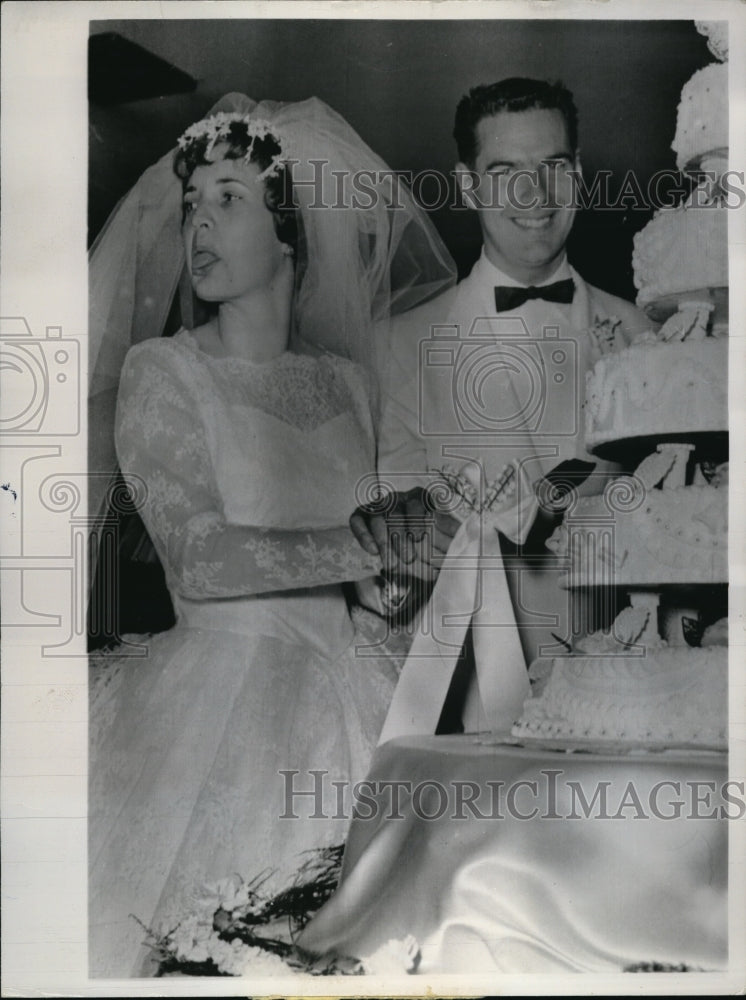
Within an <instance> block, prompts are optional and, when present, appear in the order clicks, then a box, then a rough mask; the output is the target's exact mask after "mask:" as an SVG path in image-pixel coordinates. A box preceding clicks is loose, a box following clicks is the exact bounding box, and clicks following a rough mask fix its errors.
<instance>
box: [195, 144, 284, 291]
mask: <svg viewBox="0 0 746 1000" xmlns="http://www.w3.org/2000/svg"><path fill="white" fill-rule="evenodd" d="M215 152H216V154H217V155H220V147H219V146H218V147H216V150H215ZM259 173H260V171H259V168H258V167H257V166H255V165H254V164H253V163H244V162H243V160H223V159H218V160H215V162H213V163H208V164H205V165H204V166H200V167H196V168H195V170H194V173H193V174H192V176H191V177H190V178H189V180H188V181H187V183H186V186H185V188H184V226H183V235H184V247H185V249H186V260H187V267H188V268H189V274H190V275H191V278H192V285H193V287H194V290H195V292H196V293H197V295H198V296H199V297H200V298H201V299H203V300H204V301H206V302H227V301H231V300H234V299H238V298H241V297H242V296H244V295H248V294H250V293H252V292H254V291H257V290H259V289H262V288H268V287H269V286H270V285H271V283H272V280H273V278H274V277H275V275H276V273H277V271H278V269H279V268H280V267H281V266H282V264H283V262H284V261H286V260H287V258H286V257H285V256H284V254H283V252H282V244H281V243H280V241H279V240H278V239H277V236H276V234H275V228H274V224H273V221H272V213H271V212H270V210H269V209H268V208H267V206H266V205H265V203H264V184H263V183H262V182H261V181H259V180H258V177H259Z"/></svg>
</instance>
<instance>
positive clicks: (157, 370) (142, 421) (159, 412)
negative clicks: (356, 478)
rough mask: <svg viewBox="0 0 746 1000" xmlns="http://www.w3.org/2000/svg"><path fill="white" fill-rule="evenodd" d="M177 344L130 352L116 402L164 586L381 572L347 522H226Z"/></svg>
mask: <svg viewBox="0 0 746 1000" xmlns="http://www.w3.org/2000/svg"><path fill="white" fill-rule="evenodd" d="M179 350H180V349H179V347H178V346H177V345H174V344H168V343H166V342H163V341H160V342H159V341H152V342H146V343H144V344H141V345H139V346H138V347H136V348H134V349H133V350H132V351H130V353H129V355H128V357H127V361H126V362H125V367H124V369H123V372H122V380H121V384H120V390H119V400H118V404H117V423H116V444H117V453H118V456H119V462H120V465H121V468H122V472H123V475H124V476H125V478H126V477H127V476H128V475H129V476H134V475H136V476H139V477H141V479H142V480H144V482H145V483H146V485H147V498H146V500H145V503H144V505H143V507H142V509H141V511H140V513H141V516H142V518H143V521H144V523H145V526H146V528H147V530H148V533H149V534H150V536H151V538H152V540H153V543H154V545H155V547H156V549H157V551H158V555H159V556H160V559H161V561H162V563H163V565H164V568H165V571H166V576H167V579H168V582H169V586H170V587H172V588H173V589H174V590H176V591H178V592H179V593H180V594H182V595H183V596H184V597H187V598H191V599H196V600H199V599H203V598H210V597H215V598H218V597H239V596H248V595H251V594H259V593H266V592H269V591H278V590H295V589H299V588H303V587H314V586H323V585H325V584H332V583H341V582H344V581H348V580H358V579H362V578H364V577H366V576H369V575H370V574H371V573H376V572H378V571H379V569H380V562H379V561H378V560H377V559H375V558H371V557H370V556H369V555H367V553H365V552H364V551H363V549H362V548H361V547H360V546H359V545H358V543H357V542H356V541H355V539H354V536H353V535H352V533H351V531H350V530H349V528H348V527H347V526H346V525H345V526H341V525H340V527H339V528H331V529H325V530H315V531H311V530H287V531H285V530H281V529H267V528H256V527H251V526H244V525H234V524H229V523H228V522H227V521H226V520H225V517H224V515H223V509H222V502H221V499H220V496H219V494H218V491H217V488H216V485H215V480H214V475H213V470H212V464H211V461H210V456H209V452H208V449H207V443H206V437H205V433H204V429H203V427H202V424H201V421H200V418H199V415H198V411H197V407H196V404H195V402H194V399H193V398H192V397H191V394H190V390H189V385H188V380H187V379H186V378H185V377H184V373H183V372H181V371H180V366H181V364H183V363H184V362H183V361H182V360H180V359H179Z"/></svg>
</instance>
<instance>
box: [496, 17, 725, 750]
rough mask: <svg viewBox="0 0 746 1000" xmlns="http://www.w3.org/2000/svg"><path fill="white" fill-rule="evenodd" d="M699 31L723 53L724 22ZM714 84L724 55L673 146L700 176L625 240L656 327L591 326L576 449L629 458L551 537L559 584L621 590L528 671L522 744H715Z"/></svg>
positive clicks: (721, 635) (721, 743)
mask: <svg viewBox="0 0 746 1000" xmlns="http://www.w3.org/2000/svg"><path fill="white" fill-rule="evenodd" d="M697 27H698V29H699V30H700V31H701V32H702V33H703V34H707V35H708V39H709V44H710V49H711V51H712V52H713V53H714V54H716V55H717V56H718V58H721V59H722V58H725V57H726V56H727V41H726V38H725V33H724V31H723V26H722V25H711V24H700V23H698V25H697ZM726 27H727V26H726ZM726 87H727V66H725V65H723V64H720V63H716V64H713V65H712V66H710V67H705V70H701V71H699V73H696V74H695V75H694V77H692V79H691V80H690V81H689V82H688V83H687V84H686V86H685V87H684V91H683V93H682V97H681V103H680V105H679V111H678V125H677V131H676V138H675V140H674V149H675V151H676V154H677V157H678V162H679V164H680V166H682V167H685V168H686V169H687V170H692V172H695V173H697V172H699V171H701V170H702V169H708V170H710V171H711V175H710V176H709V177H708V178H707V180H706V181H704V182H703V183H702V184H700V186H699V187H696V188H695V190H694V192H693V195H692V196H690V198H689V199H688V200H687V202H686V203H685V204H684V205H681V206H679V207H677V208H673V209H665V210H663V211H661V212H659V213H658V214H657V215H656V216H655V217H654V218H653V220H652V221H651V222H650V223H649V225H648V226H646V227H645V229H643V230H642V232H641V233H639V234H638V236H637V237H636V239H635V248H634V254H633V268H634V277H635V284H636V286H637V288H638V293H639V294H638V304H639V305H640V306H642V307H643V308H645V309H646V311H647V312H648V314H649V315H650V317H651V319H652V320H654V321H655V322H662V326H661V327H660V328H659V329H658V330H657V331H655V332H654V331H653V330H650V331H647V332H645V333H644V334H642V335H641V336H639V337H638V338H636V340H635V342H634V343H632V344H631V345H628V346H626V347H622V348H621V349H619V347H618V346H617V342H616V340H615V339H614V338H609V337H606V338H604V337H598V336H596V342H597V344H598V346H599V349H600V350H601V351H602V355H601V357H600V358H599V360H598V361H597V362H596V364H595V367H594V369H593V370H592V371H591V372H589V374H588V376H587V382H586V400H585V421H586V423H585V429H586V446H587V448H588V450H589V451H590V452H591V453H594V452H595V453H598V454H603V455H608V456H611V457H615V458H617V459H618V460H623V456H625V455H630V454H636V455H637V456H638V460H637V462H636V463H635V464H634V467H633V471H631V472H630V473H629V474H627V475H624V476H621V477H620V478H618V479H616V480H614V481H613V482H612V483H611V484H609V485H608V486H607V488H606V490H605V492H604V494H603V495H600V496H592V497H584V498H577V497H576V498H575V499H574V502H573V503H572V504H571V505H570V506H569V507H568V509H567V511H566V513H565V517H564V519H563V523H562V524H561V525H560V527H559V528H557V529H556V531H555V532H554V534H553V535H552V537H551V538H550V539H549V541H548V542H547V546H548V547H549V548H550V550H552V551H553V552H554V553H555V555H556V556H557V557H558V558H559V559H560V560H561V562H562V563H563V564H564V566H565V567H566V568H565V571H564V574H563V576H562V577H561V582H562V585H563V586H565V587H567V588H569V589H573V588H597V591H596V592H598V593H604V591H603V590H601V589H598V588H612V587H614V588H622V589H623V592H625V593H626V594H627V596H628V600H629V605H628V606H627V607H625V608H624V609H623V610H622V611H621V613H620V614H619V615H618V616H617V617H616V619H615V620H614V622H613V624H611V626H610V628H607V629H606V630H601V631H598V632H596V633H594V634H591V635H588V636H585V637H580V638H573V640H572V642H564V643H563V645H564V648H563V649H562V650H561V651H560V650H559V649H558V653H557V655H554V656H548V657H542V658H539V659H538V660H536V661H535V662H534V663H533V664H532V665H531V669H530V672H529V675H530V678H531V682H532V689H531V694H530V696H529V698H528V699H527V701H526V703H525V705H524V708H523V713H522V715H521V718H520V719H519V720H518V721H517V722H516V724H515V725H514V727H513V730H512V733H513V736H514V737H516V738H518V739H519V740H523V741H526V740H528V741H531V740H539V741H543V742H547V741H549V742H554V743H556V742H559V743H560V744H562V745H565V746H570V747H572V746H573V745H576V746H578V747H580V748H583V747H585V746H589V745H591V746H597V745H599V744H600V745H601V746H612V745H614V746H616V745H621V746H626V747H635V746H640V747H652V748H663V747H670V748H676V747H687V748H691V747H695V748H698V749H711V750H722V749H725V748H726V745H727V665H728V656H727V619H726V617H725V615H726V598H725V585H726V584H727V580H728V539H727V493H728V489H727V484H728V464H727V461H726V460H724V459H725V456H724V455H723V440H724V439H726V438H727V429H728V408H727V382H728V378H727V370H728V369H727V363H728V342H727V332H728V329H727V315H728V303H727V279H728V268H727V263H728V260H727V257H728V255H727V217H726V211H727V209H726V207H725V205H724V197H723V188H722V185H721V183H720V182H721V179H722V174H723V172H724V170H725V168H726V165H727V149H725V147H726V146H727V101H726V94H727V89H726ZM591 332H592V334H593V332H594V331H591ZM596 334H598V331H596ZM640 454H642V455H643V456H644V457H643V459H642V461H639V456H640Z"/></svg>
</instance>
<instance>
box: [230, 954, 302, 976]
mask: <svg viewBox="0 0 746 1000" xmlns="http://www.w3.org/2000/svg"><path fill="white" fill-rule="evenodd" d="M247 952H248V954H247V955H246V956H245V964H244V966H243V968H242V970H241V972H240V973H239V975H242V976H287V975H291V974H292V975H294V974H295V969H293V968H292V967H291V966H289V965H288V964H287V963H286V962H285V960H284V959H282V958H280V956H279V955H273V954H272V953H271V952H269V951H264V950H263V949H262V948H247Z"/></svg>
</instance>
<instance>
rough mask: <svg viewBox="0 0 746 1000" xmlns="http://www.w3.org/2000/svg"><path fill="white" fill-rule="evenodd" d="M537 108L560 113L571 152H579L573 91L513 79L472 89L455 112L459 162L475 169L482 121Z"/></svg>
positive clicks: (544, 81)
mask: <svg viewBox="0 0 746 1000" xmlns="http://www.w3.org/2000/svg"><path fill="white" fill-rule="evenodd" d="M534 108H546V109H548V110H553V109H556V110H557V111H561V112H562V115H563V117H564V119H565V124H566V125H567V134H568V137H569V139H570V145H571V147H572V152H573V153H575V152H576V151H577V148H578V112H577V108H576V107H575V102H574V100H573V97H572V94H571V93H570V91H569V90H568V89H567V88H566V87H564V86H563V85H562V84H561V83H559V82H557V83H549V82H548V81H547V80H530V79H528V78H526V77H520V76H512V77H509V78H508V79H507V80H500V81H499V83H492V84H490V85H489V86H483V87H472V89H471V90H470V91H469V93H468V94H467V95H466V96H465V97H462V98H461V100H460V101H459V105H458V107H457V108H456V121H455V123H454V127H453V137H454V139H455V140H456V146H457V148H458V158H459V160H460V161H461V162H462V163H465V164H466V165H467V166H468V167H471V168H473V167H474V163H475V161H476V158H477V155H478V153H479V141H478V139H477V126H478V125H479V123H480V122H481V120H482V119H483V118H490V117H491V116H492V115H496V114H499V112H500V111H531V110H532V109H534Z"/></svg>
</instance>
